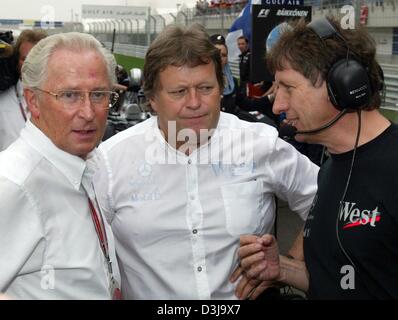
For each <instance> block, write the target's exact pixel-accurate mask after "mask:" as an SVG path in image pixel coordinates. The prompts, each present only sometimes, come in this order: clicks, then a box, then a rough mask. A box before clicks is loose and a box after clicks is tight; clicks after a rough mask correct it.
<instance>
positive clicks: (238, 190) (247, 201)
mask: <svg viewBox="0 0 398 320" xmlns="http://www.w3.org/2000/svg"><path fill="white" fill-rule="evenodd" d="M221 194H222V197H223V201H224V208H225V215H226V228H227V231H228V233H229V234H231V235H233V236H240V235H243V234H253V233H255V232H256V230H259V229H261V223H262V221H263V216H262V215H263V214H262V210H261V209H262V207H263V204H264V194H263V192H262V183H261V182H260V181H250V182H243V183H237V184H231V185H225V186H222V187H221Z"/></svg>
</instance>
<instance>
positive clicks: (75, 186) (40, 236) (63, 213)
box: [0, 121, 120, 299]
mask: <svg viewBox="0 0 398 320" xmlns="http://www.w3.org/2000/svg"><path fill="white" fill-rule="evenodd" d="M91 155H92V156H93V155H94V152H93V153H92V154H91ZM93 170H94V167H92V163H91V161H90V160H88V161H84V160H83V159H81V158H79V157H77V156H73V155H71V154H69V153H66V152H64V151H62V150H60V149H58V148H57V147H56V146H55V145H54V144H53V143H52V142H51V140H50V139H48V137H47V136H45V135H44V134H43V133H42V132H41V131H40V130H39V129H38V128H37V127H36V126H34V125H33V124H32V123H31V122H30V121H28V122H27V125H26V127H25V128H24V129H23V130H22V132H21V136H20V138H19V139H18V140H17V141H15V142H14V143H13V144H11V146H10V147H9V148H8V149H6V150H5V151H3V152H1V153H0V221H1V223H0V257H1V258H0V292H5V293H6V294H7V295H9V296H10V297H13V298H17V299H110V296H111V295H110V290H109V274H108V271H107V270H108V269H107V265H106V263H105V258H104V256H103V253H102V251H101V248H100V245H99V240H98V237H97V234H96V232H95V228H94V224H93V221H92V218H91V213H90V211H89V206H88V199H87V196H86V193H85V191H84V189H83V185H84V186H85V187H86V188H87V189H90V186H91V190H88V192H89V193H90V194H92V190H93V188H92V181H91V180H92V176H93ZM105 224H106V229H107V235H108V238H109V248H110V251H111V259H112V260H113V261H114V265H113V270H114V272H115V275H116V279H118V280H120V275H119V273H118V267H117V264H116V257H115V252H114V241H113V237H112V231H111V229H110V226H109V225H107V223H105Z"/></svg>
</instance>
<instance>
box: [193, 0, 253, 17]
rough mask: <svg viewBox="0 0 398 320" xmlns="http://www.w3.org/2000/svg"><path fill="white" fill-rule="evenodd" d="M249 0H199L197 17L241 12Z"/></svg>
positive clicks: (196, 7)
mask: <svg viewBox="0 0 398 320" xmlns="http://www.w3.org/2000/svg"><path fill="white" fill-rule="evenodd" d="M246 3H247V0H211V1H208V0H197V1H196V5H195V9H196V11H195V15H212V14H219V13H220V12H221V11H222V12H224V13H234V12H240V11H241V10H242V9H243V8H244V6H245V5H246Z"/></svg>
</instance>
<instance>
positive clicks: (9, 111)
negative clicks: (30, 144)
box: [0, 80, 30, 151]
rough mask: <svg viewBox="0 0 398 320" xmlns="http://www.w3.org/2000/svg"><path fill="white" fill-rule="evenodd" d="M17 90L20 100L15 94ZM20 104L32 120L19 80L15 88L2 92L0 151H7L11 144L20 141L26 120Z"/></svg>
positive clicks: (27, 116) (0, 104) (0, 103)
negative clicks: (20, 134)
mask: <svg viewBox="0 0 398 320" xmlns="http://www.w3.org/2000/svg"><path fill="white" fill-rule="evenodd" d="M15 89H17V92H18V95H19V98H18V97H17V94H16V92H15ZM19 103H21V105H22V109H23V112H24V114H25V116H26V118H27V119H29V118H30V112H29V110H28V107H27V104H26V101H25V98H24V96H23V88H22V83H21V81H20V80H19V81H18V83H17V84H16V85H15V86H12V87H10V88H9V89H7V90H6V91H3V92H0V151H3V150H5V149H6V148H7V147H8V146H9V145H10V144H11V143H13V142H14V141H15V140H17V139H18V137H19V133H20V132H21V130H22V128H24V127H25V119H24V116H23V114H22V111H21V108H20V106H19Z"/></svg>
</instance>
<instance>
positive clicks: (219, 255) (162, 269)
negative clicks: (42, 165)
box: [94, 113, 318, 299]
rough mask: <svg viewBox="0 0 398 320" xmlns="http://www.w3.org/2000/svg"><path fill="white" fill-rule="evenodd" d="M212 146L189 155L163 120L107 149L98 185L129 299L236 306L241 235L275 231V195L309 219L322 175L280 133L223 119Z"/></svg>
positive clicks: (107, 144)
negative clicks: (162, 126)
mask: <svg viewBox="0 0 398 320" xmlns="http://www.w3.org/2000/svg"><path fill="white" fill-rule="evenodd" d="M246 139H247V141H246ZM209 141H210V142H209V143H206V144H205V145H202V146H201V147H200V148H199V149H198V150H196V151H194V152H193V153H192V154H191V155H190V156H186V155H185V154H184V153H181V152H179V151H176V150H175V149H174V148H172V147H171V146H170V145H169V144H167V143H166V141H165V139H164V138H163V136H162V135H161V134H160V131H159V129H158V126H157V118H156V117H153V118H150V119H148V120H147V121H145V122H143V123H141V124H138V125H136V126H134V127H132V128H130V129H127V130H125V131H123V132H121V133H119V134H118V135H116V136H114V137H112V138H110V139H109V140H107V141H106V142H104V143H102V144H101V145H100V147H99V151H100V152H99V153H100V154H101V157H102V161H101V163H100V165H99V166H100V169H99V170H98V171H97V172H96V175H95V177H94V185H95V189H96V193H97V197H98V199H99V201H100V205H101V207H102V209H103V210H104V214H105V216H106V217H107V219H108V220H109V222H110V223H111V226H112V230H113V232H114V237H115V241H116V252H117V255H118V259H119V266H120V272H121V277H122V291H123V294H124V297H125V298H127V299H236V297H235V295H234V289H235V286H236V284H231V283H230V282H229V281H228V278H229V276H230V275H231V273H232V271H233V270H234V268H235V267H236V265H237V254H236V252H237V249H238V247H239V236H240V235H244V234H257V235H260V234H264V233H267V232H270V231H271V228H272V226H273V222H274V218H275V214H274V211H275V204H274V199H273V195H274V194H276V195H277V196H278V197H279V198H281V199H284V200H286V201H287V202H288V203H289V206H290V208H291V209H292V210H294V211H296V212H297V213H298V214H299V215H300V216H301V217H302V218H305V217H306V214H307V211H308V210H309V207H310V205H311V202H312V199H313V197H314V195H315V192H316V178H317V173H318V167H317V166H316V165H314V164H313V163H311V162H310V161H309V160H308V158H306V157H304V156H303V155H301V154H300V153H299V152H297V151H296V150H295V148H294V147H292V146H291V145H289V144H288V143H286V142H284V141H283V140H281V139H279V138H278V133H277V131H276V130H275V129H274V128H272V127H270V126H267V125H265V124H260V123H248V122H245V121H241V120H239V119H238V118H237V117H235V116H233V115H230V114H225V113H221V115H220V120H219V123H218V127H217V129H216V131H215V133H214V134H213V136H212V137H211V139H210V140H209ZM237 141H246V142H244V143H238V142H237ZM231 150H232V152H231ZM231 154H232V156H231ZM242 154H244V156H242V157H239V155H242ZM209 158H210V160H209ZM231 159H233V161H231Z"/></svg>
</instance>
